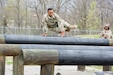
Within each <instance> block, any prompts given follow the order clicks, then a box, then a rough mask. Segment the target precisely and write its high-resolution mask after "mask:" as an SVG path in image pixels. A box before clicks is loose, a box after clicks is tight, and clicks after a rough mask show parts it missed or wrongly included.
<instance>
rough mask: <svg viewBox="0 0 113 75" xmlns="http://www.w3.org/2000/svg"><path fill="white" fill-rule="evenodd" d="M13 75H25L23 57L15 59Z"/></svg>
mask: <svg viewBox="0 0 113 75" xmlns="http://www.w3.org/2000/svg"><path fill="white" fill-rule="evenodd" d="M13 75H24V62H23V60H22V58H21V56H15V57H13Z"/></svg>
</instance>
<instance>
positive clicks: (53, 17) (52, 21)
mask: <svg viewBox="0 0 113 75" xmlns="http://www.w3.org/2000/svg"><path fill="white" fill-rule="evenodd" d="M42 27H43V36H46V35H47V33H48V30H50V31H53V32H56V33H58V34H60V36H65V32H66V31H68V32H69V31H70V29H75V28H77V26H76V25H70V24H69V23H68V22H66V21H64V20H63V19H61V18H60V16H59V15H57V14H56V13H55V12H54V10H53V9H52V8H48V10H47V13H46V14H44V16H43V19H42Z"/></svg>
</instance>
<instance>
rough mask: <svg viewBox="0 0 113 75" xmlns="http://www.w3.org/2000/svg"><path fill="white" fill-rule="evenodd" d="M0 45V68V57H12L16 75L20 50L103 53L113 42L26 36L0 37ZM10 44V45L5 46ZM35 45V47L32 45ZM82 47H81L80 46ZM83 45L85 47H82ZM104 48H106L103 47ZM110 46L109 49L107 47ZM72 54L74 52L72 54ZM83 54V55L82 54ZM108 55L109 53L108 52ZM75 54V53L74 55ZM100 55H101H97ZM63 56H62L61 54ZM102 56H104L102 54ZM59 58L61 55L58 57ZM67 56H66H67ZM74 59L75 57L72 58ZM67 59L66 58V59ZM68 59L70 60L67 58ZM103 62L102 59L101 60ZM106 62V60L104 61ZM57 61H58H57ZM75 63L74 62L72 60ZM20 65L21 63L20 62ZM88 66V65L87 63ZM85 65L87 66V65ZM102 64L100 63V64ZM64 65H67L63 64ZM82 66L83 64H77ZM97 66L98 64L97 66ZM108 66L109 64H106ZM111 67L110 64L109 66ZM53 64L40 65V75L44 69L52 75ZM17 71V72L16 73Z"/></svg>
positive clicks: (2, 58) (3, 59)
mask: <svg viewBox="0 0 113 75" xmlns="http://www.w3.org/2000/svg"><path fill="white" fill-rule="evenodd" d="M0 43H1V44H3V45H0V55H1V57H0V59H1V60H0V61H1V62H0V65H1V67H4V66H3V65H4V63H5V58H4V57H2V56H14V57H13V61H14V64H13V65H14V67H13V68H14V73H13V74H14V75H17V73H19V71H21V70H22V69H18V68H19V67H20V66H21V65H20V66H18V65H19V62H20V61H19V58H20V57H19V53H20V51H21V50H25V49H37V50H39V51H40V50H42V51H43V49H44V50H46V51H47V50H49V51H53V50H55V51H57V52H58V54H59V55H60V51H64V52H67V51H69V53H71V52H73V50H74V51H79V50H80V51H81V52H84V53H85V51H88V50H89V51H91V52H93V51H97V52H98V51H99V50H100V52H105V51H112V50H113V47H112V46H113V40H107V39H91V38H75V37H42V36H28V35H1V36H0ZM7 44H12V45H7ZM34 44H36V45H34ZM80 45H83V46H80ZM84 45H85V46H84ZM104 46H106V47H104ZM108 46H110V47H108ZM61 53H62V52H61ZM73 53H74V52H73ZM84 53H83V54H84ZM108 53H109V52H108ZM75 54H76V53H75ZM99 54H101V53H99ZM62 55H63V54H62ZM102 55H104V54H102ZM60 56H61V55H60ZM67 56H68V55H67ZM72 57H75V56H72ZM66 58H68V57H66ZM69 59H70V58H69ZM103 60H104V59H103ZM105 60H106V59H105ZM58 61H59V60H58ZM73 61H75V60H73ZM21 63H22V62H21ZM57 64H58V65H62V64H63V65H64V63H62V64H61V63H57ZM74 64H76V63H75V62H73V63H71V65H74ZM88 64H89V63H88ZM88 64H87V65H88ZM101 64H102V63H101ZM65 65H69V64H67V63H65ZM78 65H83V64H78ZM97 65H99V64H97ZM108 65H110V64H108ZM111 65H112V64H111ZM53 66H54V64H53V63H52V64H50V65H49V66H48V65H47V64H42V67H41V69H42V71H43V72H41V75H45V73H46V72H44V71H45V69H48V68H49V71H50V72H51V73H52V69H53ZM0 71H1V72H0V73H1V74H0V75H4V69H1V70H0ZM17 71H18V72H17ZM20 75H22V74H20Z"/></svg>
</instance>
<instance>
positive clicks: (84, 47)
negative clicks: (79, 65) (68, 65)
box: [19, 44, 113, 51]
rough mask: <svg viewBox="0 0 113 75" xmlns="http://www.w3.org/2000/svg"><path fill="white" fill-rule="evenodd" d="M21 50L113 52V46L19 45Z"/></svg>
mask: <svg viewBox="0 0 113 75" xmlns="http://www.w3.org/2000/svg"><path fill="white" fill-rule="evenodd" d="M19 47H20V48H21V49H46V50H47V49H49V50H53V49H56V50H100V51H103V50H113V47H112V46H82V45H46V44H19Z"/></svg>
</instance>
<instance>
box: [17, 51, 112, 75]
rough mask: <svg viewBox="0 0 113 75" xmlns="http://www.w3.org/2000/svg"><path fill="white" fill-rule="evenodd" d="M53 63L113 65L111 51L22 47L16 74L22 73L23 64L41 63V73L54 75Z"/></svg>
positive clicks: (20, 74) (42, 74)
mask: <svg viewBox="0 0 113 75" xmlns="http://www.w3.org/2000/svg"><path fill="white" fill-rule="evenodd" d="M55 64H56V65H108V64H109V65H113V51H104V52H101V51H100V50H98V51H95V50H93V51H90V50H86V51H82V52H81V51H80V50H39V49H38V50H37V49H29V50H28V49H24V50H22V51H21V53H20V55H19V66H21V67H19V66H18V70H17V71H18V72H17V73H18V75H24V74H23V73H24V72H23V70H24V65H41V75H54V65H55ZM83 75H84V74H83ZM86 75H92V74H86ZM93 75H94V74H93ZM108 75H110V74H108Z"/></svg>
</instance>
